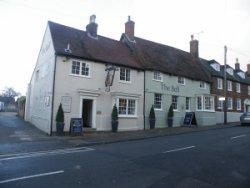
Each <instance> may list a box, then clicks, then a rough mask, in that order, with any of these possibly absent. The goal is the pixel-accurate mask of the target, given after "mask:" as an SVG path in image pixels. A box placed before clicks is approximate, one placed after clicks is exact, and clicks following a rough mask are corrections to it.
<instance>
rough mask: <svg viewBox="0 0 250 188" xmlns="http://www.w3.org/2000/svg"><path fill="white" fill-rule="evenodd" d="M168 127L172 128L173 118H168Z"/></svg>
mask: <svg viewBox="0 0 250 188" xmlns="http://www.w3.org/2000/svg"><path fill="white" fill-rule="evenodd" d="M168 127H173V118H172V117H171V118H168Z"/></svg>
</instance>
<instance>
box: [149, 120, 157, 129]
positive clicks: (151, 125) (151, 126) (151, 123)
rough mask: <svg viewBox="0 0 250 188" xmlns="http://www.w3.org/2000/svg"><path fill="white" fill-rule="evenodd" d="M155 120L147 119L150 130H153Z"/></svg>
mask: <svg viewBox="0 0 250 188" xmlns="http://www.w3.org/2000/svg"><path fill="white" fill-rule="evenodd" d="M155 121H156V120H155V119H154V118H149V125H150V129H154V128H155Z"/></svg>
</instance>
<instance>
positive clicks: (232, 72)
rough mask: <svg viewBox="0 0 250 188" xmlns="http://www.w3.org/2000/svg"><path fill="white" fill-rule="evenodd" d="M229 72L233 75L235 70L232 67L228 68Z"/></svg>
mask: <svg viewBox="0 0 250 188" xmlns="http://www.w3.org/2000/svg"><path fill="white" fill-rule="evenodd" d="M227 73H228V74H230V75H231V76H233V74H234V71H233V69H231V68H227Z"/></svg>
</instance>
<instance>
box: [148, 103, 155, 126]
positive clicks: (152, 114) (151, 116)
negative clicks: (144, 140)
mask: <svg viewBox="0 0 250 188" xmlns="http://www.w3.org/2000/svg"><path fill="white" fill-rule="evenodd" d="M155 121H156V120H155V110H154V106H153V105H152V107H151V109H150V113H149V125H150V129H154V128H155Z"/></svg>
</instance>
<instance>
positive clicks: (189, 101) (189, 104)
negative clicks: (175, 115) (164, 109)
mask: <svg viewBox="0 0 250 188" xmlns="http://www.w3.org/2000/svg"><path fill="white" fill-rule="evenodd" d="M187 99H188V103H187ZM187 104H188V105H187ZM187 107H188V108H187ZM185 109H186V111H190V110H191V97H186V106H185Z"/></svg>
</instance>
